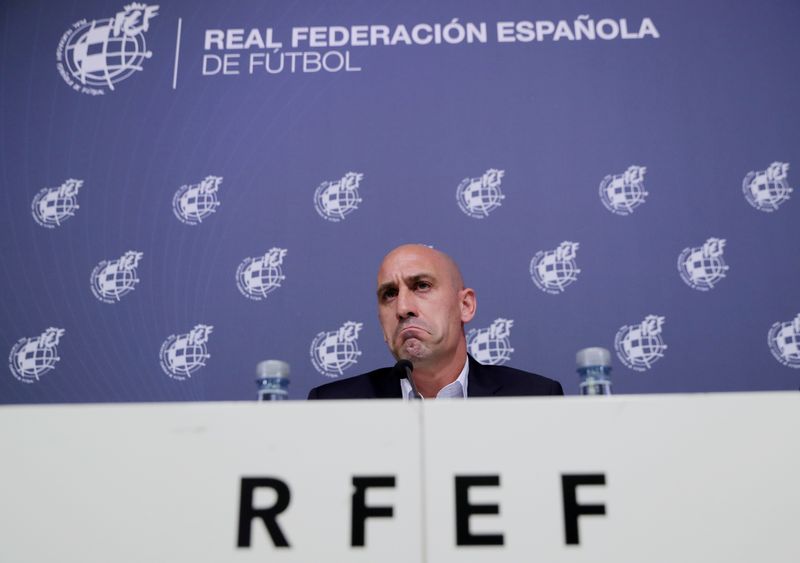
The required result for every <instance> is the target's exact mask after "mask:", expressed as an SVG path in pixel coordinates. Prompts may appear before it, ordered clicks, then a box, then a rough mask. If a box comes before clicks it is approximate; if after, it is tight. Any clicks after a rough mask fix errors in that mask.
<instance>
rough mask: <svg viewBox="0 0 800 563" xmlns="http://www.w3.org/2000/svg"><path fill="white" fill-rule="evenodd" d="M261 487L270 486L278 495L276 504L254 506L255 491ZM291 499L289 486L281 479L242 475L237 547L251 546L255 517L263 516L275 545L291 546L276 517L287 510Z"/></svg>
mask: <svg viewBox="0 0 800 563" xmlns="http://www.w3.org/2000/svg"><path fill="white" fill-rule="evenodd" d="M260 487H269V488H271V489H273V490H274V491H275V493H276V494H277V495H278V498H277V500H276V501H275V504H274V505H272V506H271V507H269V508H254V507H253V491H255V490H256V489H258V488H260ZM290 500H291V493H290V492H289V486H288V485H287V484H286V483H284V482H283V481H281V480H280V479H272V478H270V477H242V488H241V493H240V495H239V540H238V542H237V544H236V545H237V547H250V530H251V526H250V525H251V523H252V521H253V519H254V518H261V520H263V522H264V525H265V526H266V527H267V532H269V537H270V538H272V543H273V544H275V547H289V542H288V541H286V536H284V535H283V531H282V530H281V527H280V526H278V522H277V521H276V520H275V518H276V517H277V516H278V514H280V513H281V512H283V511H284V510H286V508H287V507H288V506H289V501H290Z"/></svg>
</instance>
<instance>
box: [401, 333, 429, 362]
mask: <svg viewBox="0 0 800 563" xmlns="http://www.w3.org/2000/svg"><path fill="white" fill-rule="evenodd" d="M429 353H430V350H428V348H427V347H426V346H424V345H422V343H421V342H420V341H419V340H416V339H412V340H406V341H405V342H404V343H403V345H402V346H401V347H400V350H399V351H398V354H397V356H398V358H400V359H401V360H409V361H411V362H414V361H415V360H421V359H424V358H426V357H428V355H429Z"/></svg>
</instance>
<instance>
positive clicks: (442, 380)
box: [308, 244, 564, 399]
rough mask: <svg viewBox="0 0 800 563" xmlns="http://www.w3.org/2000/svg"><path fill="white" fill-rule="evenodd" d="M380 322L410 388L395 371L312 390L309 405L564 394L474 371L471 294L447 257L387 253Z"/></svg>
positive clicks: (414, 247) (412, 247) (499, 373)
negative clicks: (467, 331) (408, 368)
mask: <svg viewBox="0 0 800 563" xmlns="http://www.w3.org/2000/svg"><path fill="white" fill-rule="evenodd" d="M377 297H378V319H379V320H380V323H381V327H382V329H383V339H384V340H385V341H386V344H387V345H388V346H389V350H390V351H391V352H392V355H393V356H394V357H395V359H397V360H408V361H410V362H411V364H412V365H413V371H412V372H411V376H410V377H411V382H409V380H408V378H404V377H402V375H405V374H404V373H402V372H401V373H399V374H398V373H397V371H396V370H393V369H392V368H382V369H378V370H375V371H371V372H369V373H365V374H363V375H359V376H356V377H351V378H349V379H343V380H340V381H334V382H332V383H328V384H326V385H322V386H320V387H315V388H314V389H312V390H311V392H310V393H309V395H308V398H309V399H401V398H403V399H415V398H420V397H421V398H425V399H433V398H437V399H438V398H467V397H491V396H523V395H563V394H564V392H563V390H562V389H561V384H560V383H558V382H557V381H553V380H551V379H547V378H546V377H542V376H540V375H535V374H532V373H527V372H524V371H520V370H516V369H512V368H508V367H503V366H485V365H482V364H479V363H478V362H477V361H475V359H474V358H472V357H471V356H469V354H467V341H466V337H465V335H464V325H465V324H466V323H468V322H469V321H470V320H472V317H474V316H475V309H476V307H477V301H476V297H475V291H474V290H473V289H470V288H468V287H465V286H464V280H463V278H462V277H461V272H460V271H459V269H458V266H457V265H456V263H455V262H454V261H453V259H452V258H450V257H449V256H448V255H447V254H445V253H443V252H440V251H438V250H434V249H432V248H429V247H427V246H424V245H420V244H407V245H403V246H399V247H397V248H395V249H394V250H392V251H391V252H389V253H388V254H387V255H386V256H385V257H384V258H383V261H382V262H381V266H380V268H379V270H378V290H377Z"/></svg>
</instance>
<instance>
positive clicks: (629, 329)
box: [614, 315, 667, 371]
mask: <svg viewBox="0 0 800 563" xmlns="http://www.w3.org/2000/svg"><path fill="white" fill-rule="evenodd" d="M663 324H664V317H659V316H656V315H648V316H647V317H645V319H644V321H642V322H641V323H639V324H638V325H626V326H623V327H622V328H620V329H619V330H618V331H617V335H616V337H615V338H614V348H615V349H616V350H617V357H618V358H619V360H620V361H621V362H622V363H623V364H624V365H625V366H626V367H628V368H630V369H632V370H634V371H645V370H648V369H650V368H651V367H653V364H654V363H655V362H656V361H658V359H659V358H662V357H664V350H666V349H667V345H666V344H664V340H663V339H662V337H661V327H662V326H663Z"/></svg>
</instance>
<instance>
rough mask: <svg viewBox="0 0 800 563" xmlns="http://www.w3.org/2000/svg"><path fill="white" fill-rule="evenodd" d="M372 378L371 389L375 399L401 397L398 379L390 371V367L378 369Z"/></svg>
mask: <svg viewBox="0 0 800 563" xmlns="http://www.w3.org/2000/svg"><path fill="white" fill-rule="evenodd" d="M370 379H372V389H373V391H374V392H375V398H376V399H402V398H403V392H402V391H401V390H400V381H399V380H398V379H397V376H396V375H395V374H394V373H393V372H392V368H386V369H382V370H379V371H378V372H377V373H375V375H374V376H373V377H371V378H370Z"/></svg>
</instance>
